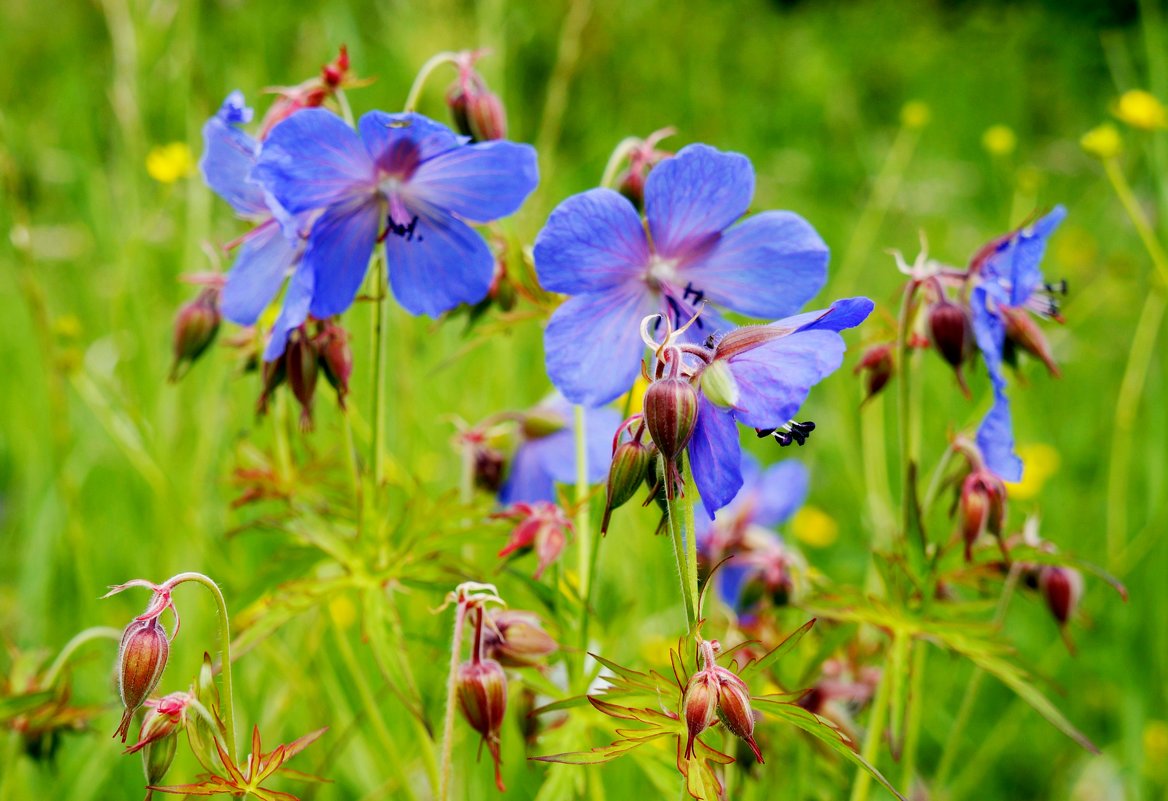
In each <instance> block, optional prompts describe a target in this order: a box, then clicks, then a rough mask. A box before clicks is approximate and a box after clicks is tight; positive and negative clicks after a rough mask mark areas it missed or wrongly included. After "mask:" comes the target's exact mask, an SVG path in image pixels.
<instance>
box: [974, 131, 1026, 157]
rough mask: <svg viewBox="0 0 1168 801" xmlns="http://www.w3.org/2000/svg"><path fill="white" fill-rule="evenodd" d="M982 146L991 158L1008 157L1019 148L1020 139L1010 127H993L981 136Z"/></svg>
mask: <svg viewBox="0 0 1168 801" xmlns="http://www.w3.org/2000/svg"><path fill="white" fill-rule="evenodd" d="M981 146H982V147H984V148H985V149H986V152H987V153H989V154H990V155H991V156H1008V155H1010V154H1011V153H1013V152H1014V148H1016V147H1017V146H1018V137H1017V136H1015V134H1014V130H1013V129H1012V128H1010V127H1009V126H1008V125H991V126H990V127H989V128H986V130H985V133H983V134H982V135H981Z"/></svg>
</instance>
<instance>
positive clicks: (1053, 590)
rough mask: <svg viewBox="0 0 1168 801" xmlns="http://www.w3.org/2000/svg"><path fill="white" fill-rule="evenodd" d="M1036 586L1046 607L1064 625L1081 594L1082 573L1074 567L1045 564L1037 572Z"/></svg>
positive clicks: (1077, 603)
mask: <svg viewBox="0 0 1168 801" xmlns="http://www.w3.org/2000/svg"><path fill="white" fill-rule="evenodd" d="M1038 587H1039V589H1040V590H1042V597H1043V598H1044V599H1045V600H1046V608H1047V609H1049V610H1050V613H1051V615H1053V616H1054V619H1055V620H1057V621H1058V624H1059V625H1060V626H1065V625H1066V624H1067V621H1068V620H1070V619H1071V615H1073V614H1074V613H1075V609H1076V608H1077V607H1078V606H1079V599H1080V598H1081V597H1082V596H1083V577H1082V575H1080V573H1079V571H1078V570H1075V569H1074V568H1069V567H1058V566H1056V565H1045V566H1043V568H1042V570H1041V571H1040V572H1039V574H1038Z"/></svg>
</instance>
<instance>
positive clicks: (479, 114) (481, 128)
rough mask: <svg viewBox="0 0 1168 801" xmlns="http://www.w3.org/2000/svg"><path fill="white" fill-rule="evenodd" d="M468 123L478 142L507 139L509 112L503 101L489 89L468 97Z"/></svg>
mask: <svg viewBox="0 0 1168 801" xmlns="http://www.w3.org/2000/svg"><path fill="white" fill-rule="evenodd" d="M466 121H467V125H468V127H469V128H470V132H471V134H470V135H471V136H472V137H474V140H475V141H476V142H489V141H491V140H493V139H506V138H507V112H506V110H505V109H504V108H503V101H502V100H500V99H499V96H498V95H497V94H495V93H494V92H492V91H490V90H489V89H484V90H482V91H479V92H473V93H471V95H470V96H469V97H467V99H466Z"/></svg>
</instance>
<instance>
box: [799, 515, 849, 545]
mask: <svg viewBox="0 0 1168 801" xmlns="http://www.w3.org/2000/svg"><path fill="white" fill-rule="evenodd" d="M791 534H792V535H793V536H794V537H795V539H797V540H799V542H802V543H804V544H805V545H810V546H811V547H812V548H826V547H827V546H829V545H831V544H832V543H833V542H835V541H836V539H837V538H838V537H839V523H837V522H835V519H834V518H833V517H832V516H831V515H829V514H828V513H827V512H825V511H823V510H822V509H820V508H819V507H818V506H804V507H803V508H802V509H800V510H799V511H798V512H796V513H795V516H794V517H793V518H791Z"/></svg>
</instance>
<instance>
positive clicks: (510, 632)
mask: <svg viewBox="0 0 1168 801" xmlns="http://www.w3.org/2000/svg"><path fill="white" fill-rule="evenodd" d="M557 648H559V645H557V644H556V641H555V640H553V639H552V637H551V635H550V634H548V633H547V632H546V631H544V630H543V626H542V625H541V624H540V620H539V617H538V616H536V615H535V614H533V613H532V612H522V611H519V610H511V609H504V610H493V611H492V612H491V613H490V615H489V622H488V623H487V625H486V626H484V627H483V653H485V654H486V656H487V657H488V658H490V659H494V660H496V661H497V662H498V663H499V664H500V665H503V666H504V667H532V666H534V665H538V664H539V663H540V662H541V661H542V660H543V658H544V657H546V656H548V655H549V654H552V653H554V652H555V651H556V649H557Z"/></svg>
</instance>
